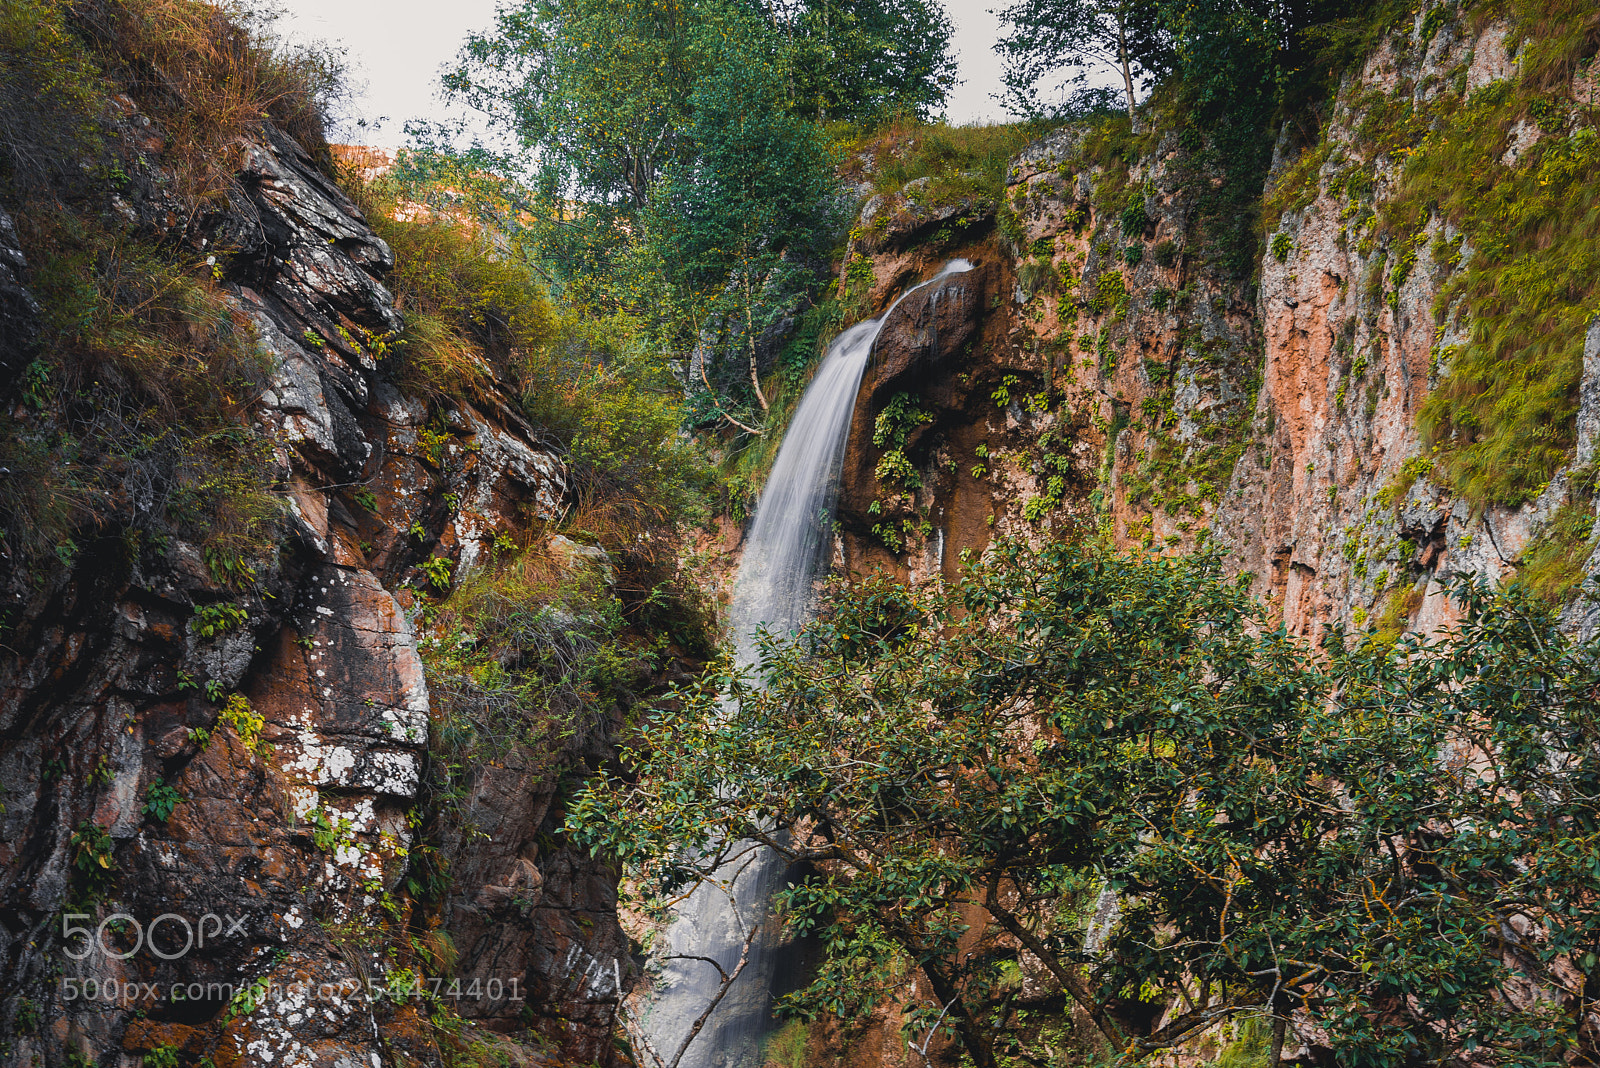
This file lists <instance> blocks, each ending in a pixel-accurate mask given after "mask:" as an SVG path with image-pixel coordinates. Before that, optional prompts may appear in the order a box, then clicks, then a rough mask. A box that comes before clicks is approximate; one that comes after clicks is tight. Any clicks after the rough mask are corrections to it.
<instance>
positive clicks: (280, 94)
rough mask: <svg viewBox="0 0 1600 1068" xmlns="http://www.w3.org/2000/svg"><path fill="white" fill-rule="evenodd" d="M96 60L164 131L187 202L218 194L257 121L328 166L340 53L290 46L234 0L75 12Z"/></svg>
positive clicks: (143, 2)
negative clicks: (327, 132)
mask: <svg viewBox="0 0 1600 1068" xmlns="http://www.w3.org/2000/svg"><path fill="white" fill-rule="evenodd" d="M78 11H79V13H80V14H79V17H80V18H81V23H82V26H83V29H84V31H85V33H86V36H87V37H88V40H89V42H90V43H91V44H92V45H93V46H94V47H95V50H96V51H97V53H98V58H99V60H100V62H101V63H102V64H103V65H104V66H105V68H106V69H107V70H108V71H109V72H110V73H111V74H112V75H113V77H115V78H116V80H117V82H118V83H119V84H121V85H122V86H125V87H126V89H127V91H128V92H129V93H130V95H132V96H133V98H134V100H136V101H137V102H138V103H139V105H140V107H141V108H142V109H143V110H144V111H145V112H146V113H148V114H150V115H151V116H152V117H153V118H155V119H156V120H158V121H159V122H160V123H161V127H162V132H163V133H164V134H165V135H166V144H165V147H164V149H163V151H162V157H161V162H162V163H163V164H165V165H167V166H168V167H170V168H171V169H172V171H173V173H174V175H175V176H176V179H177V186H176V188H177V191H178V192H179V194H180V195H182V196H184V197H185V198H186V199H188V200H189V201H190V202H191V203H192V204H200V203H203V202H206V201H215V200H219V199H221V198H222V197H224V196H225V195H226V193H227V191H228V189H229V187H230V186H231V185H232V183H233V181H234V177H233V176H234V174H235V172H236V171H237V169H238V167H237V164H238V162H239V157H238V150H237V148H236V147H235V142H236V141H237V140H238V138H240V137H241V136H245V135H247V134H248V133H249V132H250V131H251V130H252V129H253V128H255V127H256V126H257V125H258V124H259V123H261V122H262V121H263V120H268V121H271V122H272V123H273V124H275V125H276V126H278V127H279V128H280V129H282V130H283V131H284V132H285V133H287V134H289V135H290V136H291V137H293V138H294V139H295V140H297V141H299V142H300V143H301V144H302V145H304V146H305V147H306V148H307V149H308V150H309V151H310V152H311V153H312V155H313V156H314V157H316V158H318V159H320V160H321V162H322V163H323V165H324V166H325V167H328V166H331V163H332V159H331V156H330V155H329V154H328V148H327V140H326V137H325V133H324V125H325V119H326V115H327V113H328V111H329V109H330V108H331V107H333V106H334V105H335V104H336V103H337V102H338V101H340V100H341V99H342V98H343V96H344V94H345V87H344V64H343V57H342V55H341V54H340V53H338V52H335V51H332V50H330V49H327V48H325V47H316V46H300V45H289V44H286V43H285V42H283V41H281V40H279V39H278V38H277V37H276V36H275V35H274V34H273V32H272V17H273V16H270V15H262V14H260V13H259V12H258V10H257V9H256V8H255V7H254V6H252V5H250V4H248V3H245V2H243V0H223V2H222V3H216V4H213V3H206V2H203V0H124V2H121V3H106V4H101V5H95V6H92V7H91V6H89V5H84V7H82V8H80V9H78Z"/></svg>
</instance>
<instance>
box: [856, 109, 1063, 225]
mask: <svg viewBox="0 0 1600 1068" xmlns="http://www.w3.org/2000/svg"><path fill="white" fill-rule="evenodd" d="M1047 130H1048V126H1047V125H1045V124H1043V123H1039V122H1016V123H1005V124H1001V125H995V126H952V125H950V124H949V123H945V122H936V123H928V122H919V121H917V120H915V119H911V118H907V117H904V116H901V117H897V118H895V119H892V120H890V121H889V122H887V123H884V124H883V125H882V126H879V127H876V128H869V129H867V130H865V131H863V130H861V129H860V128H859V127H845V128H844V129H842V130H840V131H837V132H836V133H835V144H836V146H837V150H838V151H839V154H840V155H841V156H842V157H843V158H844V161H845V162H844V164H843V166H842V167H841V169H840V174H841V176H842V177H843V178H844V179H845V180H846V181H850V182H856V181H862V180H865V181H869V182H871V183H872V186H873V192H875V193H894V192H898V191H899V190H900V189H902V188H904V187H905V185H906V183H907V182H911V181H915V180H916V179H918V178H932V179H933V181H932V183H931V184H930V188H929V189H928V191H927V197H928V199H929V200H930V201H931V202H933V203H940V204H943V203H950V202H952V201H956V200H962V199H967V198H987V199H988V200H989V201H990V202H991V203H993V204H999V203H1000V202H1001V199H1002V198H1003V197H1004V195H1005V186H1006V168H1007V167H1008V166H1009V165H1010V162H1011V159H1012V157H1014V156H1015V155H1016V154H1017V153H1018V152H1020V151H1021V150H1022V149H1023V148H1025V147H1026V146H1027V145H1029V144H1030V143H1032V142H1033V141H1036V140H1038V139H1039V138H1040V137H1042V136H1043V135H1044V134H1045V132H1047Z"/></svg>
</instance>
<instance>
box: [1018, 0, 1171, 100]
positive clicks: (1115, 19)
mask: <svg viewBox="0 0 1600 1068" xmlns="http://www.w3.org/2000/svg"><path fill="white" fill-rule="evenodd" d="M1161 14H1162V12H1161V7H1160V5H1159V4H1157V3H1152V2H1150V0H1017V2H1016V3H1013V4H1011V5H1010V6H1009V7H1006V8H1003V9H1001V11H1000V18H1001V20H1002V21H1003V22H1004V23H1006V24H1007V31H1006V33H1005V35H1004V36H1002V37H1001V38H1000V40H999V41H997V42H996V43H995V51H996V52H998V53H999V54H1000V56H1001V59H1002V60H1003V62H1004V63H1005V71H1004V74H1003V79H1004V82H1005V86H1006V94H1005V102H1006V105H1007V106H1008V107H1009V108H1010V109H1011V110H1012V111H1014V112H1016V113H1017V114H1020V115H1027V116H1038V115H1042V114H1045V113H1047V112H1049V111H1050V110H1051V109H1050V108H1049V107H1048V106H1046V105H1045V104H1044V103H1043V102H1042V99H1041V96H1040V90H1039V87H1040V83H1041V82H1047V81H1048V80H1049V79H1050V78H1051V77H1052V76H1053V75H1056V74H1058V73H1062V72H1064V73H1065V74H1066V81H1067V83H1068V84H1072V85H1081V84H1082V83H1083V82H1085V81H1086V80H1087V79H1088V75H1089V71H1091V70H1093V69H1094V68H1096V67H1104V68H1109V69H1111V70H1113V71H1115V72H1116V75H1117V77H1118V79H1119V80H1120V81H1121V83H1122V88H1123V94H1124V99H1125V101H1126V103H1127V108H1128V114H1129V115H1132V114H1133V107H1134V104H1135V103H1136V99H1135V92H1136V85H1137V83H1140V82H1144V81H1148V80H1150V79H1152V78H1155V77H1159V76H1161V75H1163V74H1165V73H1166V72H1167V71H1168V70H1169V69H1170V68H1171V65H1172V60H1173V56H1172V49H1171V43H1170V40H1169V38H1168V36H1167V34H1166V33H1165V30H1164V27H1163V25H1162V19H1161Z"/></svg>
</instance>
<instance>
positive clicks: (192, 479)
mask: <svg viewBox="0 0 1600 1068" xmlns="http://www.w3.org/2000/svg"><path fill="white" fill-rule="evenodd" d="M21 224H22V225H21V226H20V227H19V232H20V234H21V237H22V240H23V245H24V249H25V252H26V254H27V255H28V258H29V260H30V262H32V263H36V264H39V265H40V266H39V269H38V270H37V271H36V273H35V275H34V278H33V282H34V286H33V289H34V292H35V294H36V296H37V297H38V299H39V303H40V305H41V308H42V310H43V312H44V315H43V324H42V325H43V331H42V334H41V337H40V345H39V350H38V356H37V358H36V359H35V360H34V362H33V363H32V364H31V365H30V366H29V368H28V369H27V373H26V378H27V381H28V386H27V390H26V403H25V407H24V409H23V411H22V413H21V414H20V415H18V414H17V413H16V412H15V411H13V412H11V413H7V414H6V415H5V416H3V417H0V466H4V467H6V468H8V469H9V471H8V473H7V474H6V475H4V476H0V503H3V504H4V505H5V507H4V508H3V509H0V511H3V513H4V516H5V518H4V519H3V520H0V523H3V537H4V540H5V543H6V545H7V547H8V548H9V549H10V550H12V551H15V552H18V553H20V554H21V556H22V557H24V558H29V559H34V560H38V559H40V558H42V557H47V556H48V555H49V554H51V553H52V552H53V553H54V554H55V555H56V556H58V557H60V558H62V559H63V560H65V559H67V556H68V554H67V552H66V550H67V549H68V548H69V547H73V546H75V544H76V542H75V540H74V539H75V537H77V536H81V532H82V531H84V530H85V529H99V528H103V527H105V526H106V525H107V524H110V525H112V526H121V527H123V529H124V531H125V537H128V538H131V539H132V540H131V541H129V543H128V546H127V547H128V548H129V549H131V550H139V549H142V548H144V547H146V546H153V547H159V546H161V545H163V544H164V543H165V541H166V539H167V538H168V537H169V536H170V535H172V534H177V535H178V536H180V537H184V538H186V539H188V540H191V541H193V542H195V543H197V544H198V545H199V546H200V547H201V551H202V554H203V556H204V558H205V560H206V563H207V565H208V567H209V568H210V570H211V572H212V575H213V577H214V578H215V579H217V580H218V581H219V582H223V583H227V584H230V585H239V584H242V583H247V582H249V581H250V580H251V579H253V578H254V573H255V563H254V562H253V561H258V560H259V559H260V558H261V557H262V556H263V555H264V554H265V553H267V552H269V551H270V550H271V547H272V545H273V544H274V543H275V541H276V536H277V530H278V519H279V516H280V510H279V508H278V505H277V502H276V500H275V498H274V497H273V496H272V495H271V493H270V487H271V484H272V479H271V477H270V475H269V468H270V463H271V449H270V447H269V446H268V444H267V443H266V442H265V441H264V440H263V439H262V438H261V437H260V435H259V434H258V433H257V432H256V431H255V429H254V428H253V427H252V426H251V425H250V424H249V422H248V419H247V413H248V410H249V406H250V405H251V404H252V403H253V402H254V401H255V399H256V398H257V396H259V394H260V391H261V389H262V388H263V384H264V382H265V381H266V376H267V374H268V371H269V367H268V361H267V357H266V355H265V353H263V351H262V350H261V348H260V346H259V344H258V342H257V338H256V335H255V332H254V330H253V329H252V328H251V326H250V325H249V323H248V322H247V321H245V320H244V319H243V317H242V316H241V315H240V314H239V313H238V312H237V311H236V310H235V309H234V308H233V307H232V306H230V305H229V304H228V303H227V301H226V300H225V297H224V294H223V293H222V291H221V289H220V287H218V286H217V285H216V283H215V282H214V281H212V279H211V277H210V273H209V271H208V269H206V267H205V265H204V264H201V263H198V262H197V261H196V262H190V260H189V258H187V257H184V256H183V255H181V254H179V253H176V252H174V251H171V250H165V249H160V248H157V247H155V246H152V245H150V244H147V243H145V242H141V241H139V240H136V239H134V238H132V237H129V236H128V235H126V234H124V233H120V232H118V231H115V230H111V229H108V228H106V227H105V226H103V225H101V224H100V223H98V222H96V221H86V220H85V219H83V218H81V217H78V216H74V215H72V214H70V213H68V212H65V211H60V210H50V209H49V208H47V207H46V208H43V209H42V210H40V211H38V212H37V213H34V214H31V215H25V216H23V217H22V219H21Z"/></svg>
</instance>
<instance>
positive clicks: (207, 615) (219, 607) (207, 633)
mask: <svg viewBox="0 0 1600 1068" xmlns="http://www.w3.org/2000/svg"><path fill="white" fill-rule="evenodd" d="M249 618H250V616H249V613H247V612H246V611H245V610H244V609H243V608H241V607H240V606H239V605H236V604H228V603H226V602H219V603H217V604H203V605H199V606H198V607H196V608H195V610H194V617H193V618H192V619H190V620H189V629H190V630H192V631H193V632H194V635H195V637H197V638H202V639H203V638H215V637H216V636H217V635H219V634H226V633H227V632H228V631H230V630H233V629H235V628H237V627H242V626H244V624H245V622H246V621H247V620H248V619H249Z"/></svg>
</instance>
